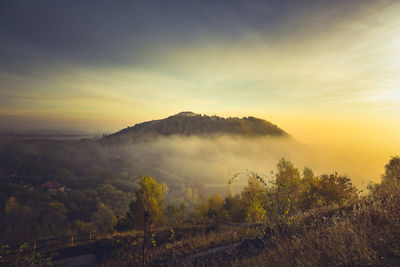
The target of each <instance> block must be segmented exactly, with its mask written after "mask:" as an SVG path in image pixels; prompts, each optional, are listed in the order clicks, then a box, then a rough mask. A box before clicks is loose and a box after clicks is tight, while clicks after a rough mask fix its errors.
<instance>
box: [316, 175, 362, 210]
mask: <svg viewBox="0 0 400 267" xmlns="http://www.w3.org/2000/svg"><path fill="white" fill-rule="evenodd" d="M309 196H310V197H312V198H313V205H314V206H315V205H316V206H319V205H330V204H333V203H336V204H338V205H344V204H347V203H350V202H352V201H353V200H356V199H357V198H358V190H357V188H356V187H354V186H353V184H352V183H351V180H350V179H349V178H348V177H346V176H340V175H338V174H337V173H334V174H330V175H326V174H325V175H321V176H320V177H318V178H316V179H315V180H314V181H313V182H312V183H311V187H310V192H309Z"/></svg>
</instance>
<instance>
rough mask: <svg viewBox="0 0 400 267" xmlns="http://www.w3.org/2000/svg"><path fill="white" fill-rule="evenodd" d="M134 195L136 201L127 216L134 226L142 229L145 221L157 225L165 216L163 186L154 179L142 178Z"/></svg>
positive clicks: (132, 203)
mask: <svg viewBox="0 0 400 267" xmlns="http://www.w3.org/2000/svg"><path fill="white" fill-rule="evenodd" d="M134 194H135V199H134V200H133V201H132V202H131V203H130V205H129V213H128V214H127V217H129V218H130V219H131V221H132V225H133V226H135V227H142V226H143V224H144V223H145V221H146V223H149V224H155V225H157V224H158V223H159V222H160V221H161V220H162V219H163V216H164V210H163V201H164V198H163V188H162V185H161V184H159V183H158V182H157V181H156V179H154V178H153V177H150V176H142V177H141V178H140V180H139V188H138V189H136V190H135V193H134ZM146 216H148V218H146Z"/></svg>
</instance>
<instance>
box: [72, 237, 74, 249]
mask: <svg viewBox="0 0 400 267" xmlns="http://www.w3.org/2000/svg"><path fill="white" fill-rule="evenodd" d="M71 246H72V247H73V246H74V235H72V236H71Z"/></svg>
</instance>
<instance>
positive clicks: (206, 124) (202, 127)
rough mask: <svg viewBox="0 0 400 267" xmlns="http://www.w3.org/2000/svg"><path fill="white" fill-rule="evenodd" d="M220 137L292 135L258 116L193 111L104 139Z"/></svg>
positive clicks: (139, 125) (148, 122) (144, 124)
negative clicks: (232, 115)
mask: <svg viewBox="0 0 400 267" xmlns="http://www.w3.org/2000/svg"><path fill="white" fill-rule="evenodd" d="M220 134H228V135H239V136H245V137H260V136H275V137H283V136H288V134H287V133H286V132H285V131H284V130H282V129H280V128H279V127H278V126H276V125H274V124H272V123H271V122H269V121H265V120H262V119H258V118H254V117H244V118H242V119H240V118H231V117H230V118H222V117H218V116H207V115H201V114H196V113H193V112H181V113H178V114H176V115H173V116H170V117H168V118H166V119H162V120H153V121H147V122H143V123H139V124H136V125H135V126H132V127H127V128H125V129H123V130H121V131H119V132H117V133H114V134H111V135H108V136H105V137H104V140H112V139H117V140H118V139H125V138H127V139H129V138H138V137H148V136H170V135H185V136H189V135H196V136H213V135H220Z"/></svg>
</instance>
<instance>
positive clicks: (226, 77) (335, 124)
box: [0, 0, 400, 174]
mask: <svg viewBox="0 0 400 267" xmlns="http://www.w3.org/2000/svg"><path fill="white" fill-rule="evenodd" d="M0 36H1V37H0V129H8V130H10V129H11V130H12V129H19V130H21V129H22V130H23V129H29V130H32V129H36V130H39V129H69V130H75V129H78V130H90V131H98V132H112V131H115V130H118V129H121V128H124V127H126V126H128V125H134V124H135V123H138V122H142V121H146V120H151V119H158V118H164V117H167V116H169V115H172V114H175V113H178V112H180V111H193V112H196V113H202V114H208V115H213V114H216V115H220V116H239V117H242V116H249V115H251V116H256V117H260V118H264V119H267V120H269V121H272V122H273V123H275V124H277V125H278V126H280V127H281V128H283V129H284V130H286V131H287V132H289V133H290V134H291V135H292V136H293V137H295V138H296V139H298V140H299V141H301V142H305V143H313V144H315V145H317V146H318V147H320V148H324V149H327V150H330V151H332V153H333V154H335V156H332V157H335V158H340V157H341V159H342V160H345V161H346V160H347V158H348V157H350V156H349V155H348V154H349V153H353V154H354V153H356V154H357V157H358V159H354V158H353V159H349V160H353V162H354V163H355V164H359V165H360V167H366V168H371V171H372V172H374V174H376V173H379V171H381V168H382V166H383V164H384V163H385V162H387V160H388V159H389V157H390V156H391V155H395V154H398V153H400V138H399V136H400V123H399V122H400V120H399V118H400V1H392V0H380V1H368V0H352V1H349V0H343V1H342V0H337V1H327V0H319V1H311V0H310V1H306V0H296V1H239V0H235V1H233V0H232V1H228V0H221V1H215V0H213V1H208V0H201V1H200V0H199V1H194V0H182V1H175V0H174V1H152V0H150V1H149V0H147V1H128V0H121V1H105V0H104V1H103V0H98V1H85V0H83V1H54V0H48V1H20V0H4V1H1V2H0ZM371 164H372V165H371ZM364 165H366V166H364ZM377 166H380V167H377ZM372 169H373V170H372Z"/></svg>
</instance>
